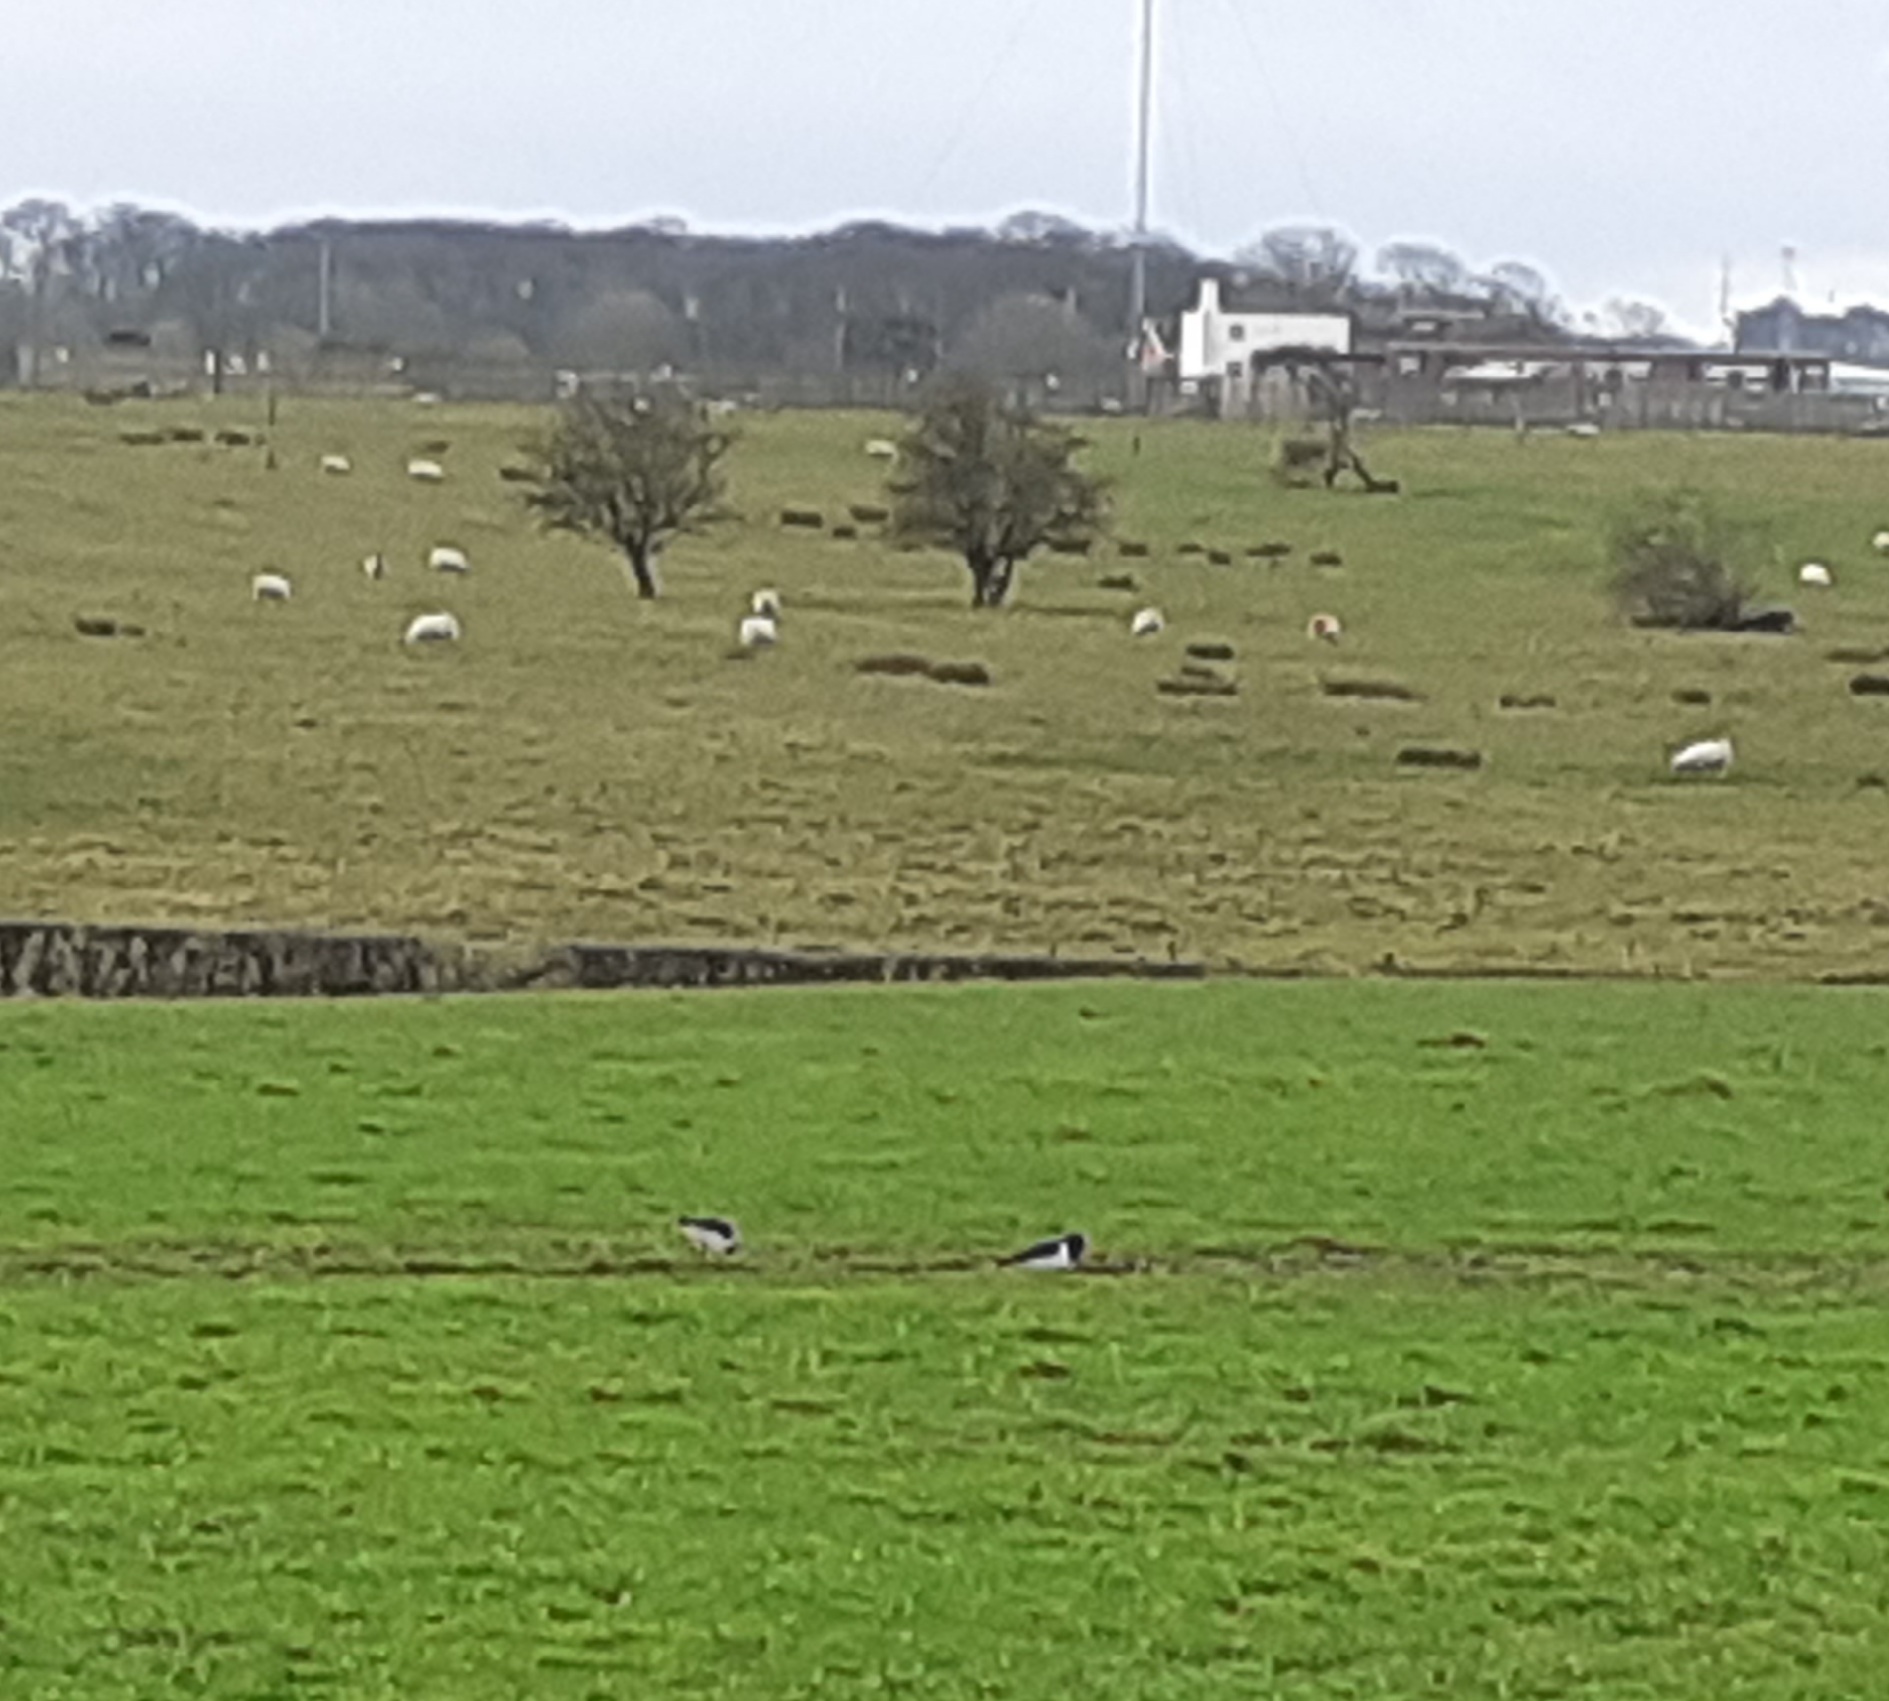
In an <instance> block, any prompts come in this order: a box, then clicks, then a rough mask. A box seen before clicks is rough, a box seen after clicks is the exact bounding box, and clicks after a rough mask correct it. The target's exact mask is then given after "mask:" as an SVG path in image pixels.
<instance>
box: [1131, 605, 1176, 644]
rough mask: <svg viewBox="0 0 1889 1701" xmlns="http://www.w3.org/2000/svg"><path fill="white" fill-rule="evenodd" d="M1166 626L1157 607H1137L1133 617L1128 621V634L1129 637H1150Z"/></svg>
mask: <svg viewBox="0 0 1889 1701" xmlns="http://www.w3.org/2000/svg"><path fill="white" fill-rule="evenodd" d="M1166 626H1167V621H1166V620H1165V619H1164V618H1163V617H1162V614H1161V611H1160V609H1158V608H1138V609H1136V610H1135V617H1134V618H1133V619H1132V620H1130V621H1129V623H1128V635H1129V637H1131V638H1152V637H1154V636H1155V635H1156V634H1157V633H1158V632H1160V631H1162V630H1163V629H1164V628H1165V627H1166Z"/></svg>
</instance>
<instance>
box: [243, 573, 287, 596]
mask: <svg viewBox="0 0 1889 1701" xmlns="http://www.w3.org/2000/svg"><path fill="white" fill-rule="evenodd" d="M249 594H250V596H251V597H252V598H253V599H254V600H255V601H257V602H287V601H288V600H289V598H290V597H292V596H293V595H294V594H295V587H294V586H292V585H291V584H290V583H289V582H288V580H287V579H286V578H284V577H283V576H282V575H281V574H280V573H258V574H257V575H256V576H255V578H253V579H251V580H250V581H249Z"/></svg>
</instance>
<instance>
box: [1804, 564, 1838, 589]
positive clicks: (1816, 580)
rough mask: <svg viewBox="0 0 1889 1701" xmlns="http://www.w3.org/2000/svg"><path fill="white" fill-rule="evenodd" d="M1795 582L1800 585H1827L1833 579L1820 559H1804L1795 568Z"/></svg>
mask: <svg viewBox="0 0 1889 1701" xmlns="http://www.w3.org/2000/svg"><path fill="white" fill-rule="evenodd" d="M1797 582H1798V583H1799V584H1800V585H1828V584H1830V583H1832V582H1833V581H1832V580H1831V577H1830V569H1829V568H1828V567H1826V566H1824V564H1823V563H1822V562H1821V561H1806V562H1805V563H1804V564H1803V566H1801V567H1800V568H1798V569H1797Z"/></svg>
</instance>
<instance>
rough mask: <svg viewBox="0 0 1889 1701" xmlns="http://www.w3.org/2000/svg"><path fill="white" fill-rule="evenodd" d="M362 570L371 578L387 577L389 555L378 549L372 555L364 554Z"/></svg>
mask: <svg viewBox="0 0 1889 1701" xmlns="http://www.w3.org/2000/svg"><path fill="white" fill-rule="evenodd" d="M361 571H362V573H364V574H365V575H366V576H367V577H368V578H370V579H384V578H386V577H387V557H386V556H384V555H382V554H381V553H380V552H379V551H378V550H377V551H375V553H374V554H372V555H364V556H362V557H361Z"/></svg>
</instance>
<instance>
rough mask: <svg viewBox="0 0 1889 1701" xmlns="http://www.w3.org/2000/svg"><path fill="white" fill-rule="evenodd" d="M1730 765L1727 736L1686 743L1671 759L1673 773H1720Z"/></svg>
mask: <svg viewBox="0 0 1889 1701" xmlns="http://www.w3.org/2000/svg"><path fill="white" fill-rule="evenodd" d="M1731 765H1732V741H1731V740H1730V739H1729V738H1702V739H1700V740H1699V741H1698V742H1697V743H1695V744H1688V745H1687V746H1686V747H1685V748H1684V749H1683V750H1681V751H1679V752H1677V753H1676V754H1675V755H1674V757H1673V759H1672V771H1673V772H1674V773H1675V774H1722V773H1725V772H1726V771H1727V770H1728V769H1729V768H1730V767H1731Z"/></svg>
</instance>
